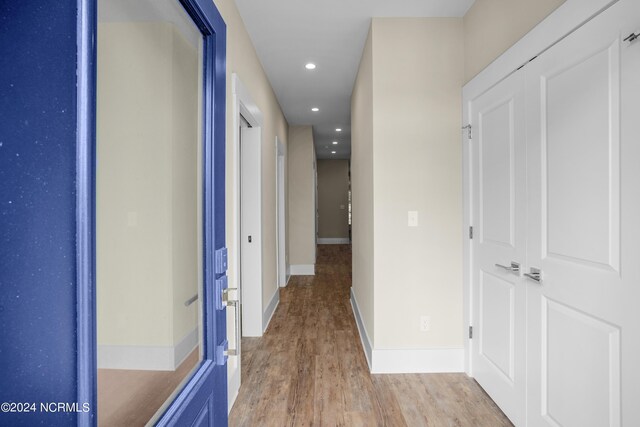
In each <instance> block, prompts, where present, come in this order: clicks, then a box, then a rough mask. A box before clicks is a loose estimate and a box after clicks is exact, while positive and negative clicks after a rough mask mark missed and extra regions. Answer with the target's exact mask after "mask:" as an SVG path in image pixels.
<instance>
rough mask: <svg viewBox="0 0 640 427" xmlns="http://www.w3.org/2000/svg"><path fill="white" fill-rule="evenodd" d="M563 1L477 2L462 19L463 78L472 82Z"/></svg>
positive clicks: (490, 0) (501, 0)
mask: <svg viewBox="0 0 640 427" xmlns="http://www.w3.org/2000/svg"><path fill="white" fill-rule="evenodd" d="M564 2H565V0H534V1H532V0H476V1H475V3H474V4H473V6H471V8H470V9H469V11H467V13H466V15H465V16H464V52H465V61H464V62H465V63H464V77H465V82H468V81H469V80H471V79H472V78H473V77H474V76H475V75H476V74H478V73H479V72H480V71H482V70H483V69H484V68H485V67H486V66H487V65H489V64H490V63H491V62H492V61H493V60H494V59H496V58H497V57H498V56H500V55H501V54H502V53H503V52H504V51H506V50H507V49H508V48H509V47H511V46H512V45H513V44H514V43H515V42H517V41H518V40H520V39H521V38H522V36H524V35H525V34H526V33H528V32H529V30H531V29H532V28H533V27H535V26H536V25H537V24H538V23H539V22H540V21H542V20H543V19H544V18H545V17H546V16H547V15H549V14H550V13H551V12H553V11H554V10H556V8H558V6H560V5H561V4H562V3H564Z"/></svg>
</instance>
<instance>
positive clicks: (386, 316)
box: [352, 18, 463, 349]
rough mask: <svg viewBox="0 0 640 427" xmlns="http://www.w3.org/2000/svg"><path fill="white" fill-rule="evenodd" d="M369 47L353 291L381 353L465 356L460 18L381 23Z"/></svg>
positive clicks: (357, 134)
mask: <svg viewBox="0 0 640 427" xmlns="http://www.w3.org/2000/svg"><path fill="white" fill-rule="evenodd" d="M370 38H371V40H370V43H371V48H369V43H368V44H367V46H366V47H365V51H364V53H363V61H362V63H361V66H360V71H359V74H358V77H357V80H356V89H355V90H354V95H353V98H352V118H353V122H352V132H353V135H354V137H353V145H354V149H353V151H352V171H353V172H352V179H353V192H354V194H353V202H354V207H353V211H354V217H353V223H354V233H353V239H354V292H355V294H356V298H357V301H358V304H359V306H360V309H361V311H362V315H363V318H364V323H365V325H366V327H367V329H368V333H369V334H373V335H374V336H373V337H370V338H372V339H373V341H374V347H375V348H376V349H384V348H412V349H418V348H456V347H462V233H461V224H462V205H461V188H462V184H461V162H460V158H461V148H460V112H461V101H460V88H461V86H462V83H463V71H462V70H463V37H462V19H460V18H380V19H378V18H374V19H373V21H372V26H371V37H370ZM369 49H370V50H369ZM369 56H370V57H371V59H369ZM369 61H371V66H369V65H368V63H369ZM399 70H402V72H399ZM369 81H372V90H371V93H372V95H370V96H369V95H368V93H369V89H368V87H367V86H368V84H369ZM371 100H372V105H373V111H368V109H369V108H370V107H369V105H371V102H370V101H371ZM371 128H372V131H371V130H370V129H371ZM371 156H372V158H371ZM371 177H372V178H373V179H372V183H373V184H372V185H371V184H370V182H371ZM368 180H369V181H368ZM361 198H363V199H364V200H363V199H361ZM363 210H364V211H365V212H363ZM371 210H372V212H371ZM411 210H415V211H418V213H419V226H418V227H408V226H407V212H408V211H411ZM366 211H368V212H366ZM360 221H362V223H360V224H359V222H360ZM371 223H373V233H370V232H371ZM369 233H370V234H369ZM369 235H372V236H373V240H371V239H370V237H369ZM357 251H363V253H364V254H366V255H369V256H370V254H371V253H373V257H366V256H364V257H363V256H362V255H356V252H357ZM371 268H373V275H372V276H371V273H370V271H371V270H370V269H371ZM393 300H402V301H403V304H402V305H401V306H400V305H398V304H389V303H388V302H389V301H393ZM371 301H373V310H371V307H370V306H369V304H371ZM422 315H427V316H430V317H431V330H430V331H429V332H426V333H425V332H421V331H420V330H419V324H420V316H422ZM372 316H373V319H372V318H371V317H372ZM372 323H373V328H372V329H370V325H371V324H372Z"/></svg>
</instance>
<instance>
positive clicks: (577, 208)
mask: <svg viewBox="0 0 640 427" xmlns="http://www.w3.org/2000/svg"><path fill="white" fill-rule="evenodd" d="M619 60H620V55H619V41H618V40H616V41H615V42H614V43H612V44H610V45H608V46H605V47H603V48H602V49H598V50H596V51H594V52H590V54H589V55H587V56H586V57H584V58H580V60H579V61H578V62H576V63H572V64H569V65H565V66H563V67H562V68H560V69H558V70H553V71H552V72H550V73H549V74H546V75H544V76H541V85H540V90H541V93H540V97H541V99H542V111H543V116H542V121H541V125H542V126H543V130H542V144H543V148H542V149H543V161H542V167H541V170H542V173H543V178H542V179H543V181H545V182H546V185H543V187H542V191H543V201H544V202H546V203H544V204H543V208H546V209H544V211H543V215H542V219H543V231H542V232H543V238H545V237H546V242H545V243H546V245H545V244H544V243H543V257H545V256H549V257H555V258H559V259H561V260H563V261H572V262H580V263H587V264H591V265H595V266H599V267H606V268H611V269H614V270H617V269H618V268H619V267H618V266H619V246H620V234H619V231H620V204H619V200H620V179H619V176H620V138H619V136H620V129H619V128H620V112H619V103H620V74H619V65H618V63H619ZM563 65H564V64H563ZM545 223H546V224H545ZM545 231H546V232H545Z"/></svg>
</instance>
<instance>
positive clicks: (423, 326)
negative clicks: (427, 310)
mask: <svg viewBox="0 0 640 427" xmlns="http://www.w3.org/2000/svg"><path fill="white" fill-rule="evenodd" d="M429 329H431V316H420V330H421V331H422V332H428V331H429Z"/></svg>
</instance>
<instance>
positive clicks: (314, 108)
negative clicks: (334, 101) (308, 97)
mask: <svg viewBox="0 0 640 427" xmlns="http://www.w3.org/2000/svg"><path fill="white" fill-rule="evenodd" d="M311 111H313V112H314V113H317V112H318V111H320V109H319V108H318V107H313V108H312V109H311Z"/></svg>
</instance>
